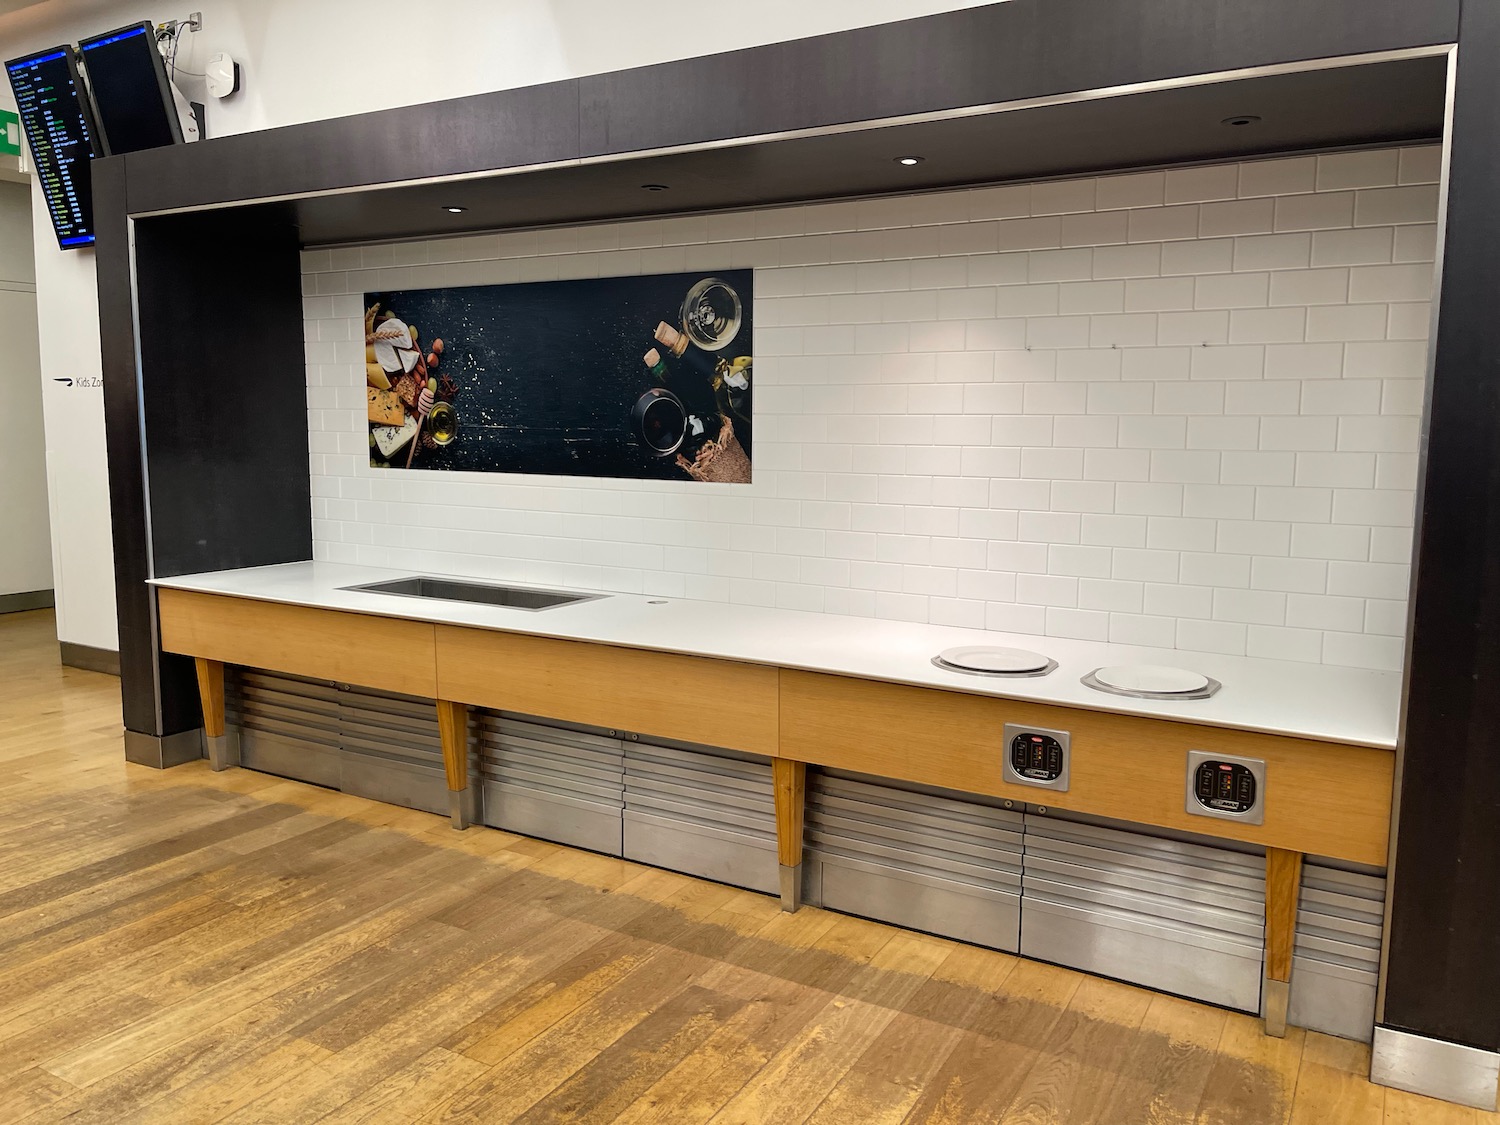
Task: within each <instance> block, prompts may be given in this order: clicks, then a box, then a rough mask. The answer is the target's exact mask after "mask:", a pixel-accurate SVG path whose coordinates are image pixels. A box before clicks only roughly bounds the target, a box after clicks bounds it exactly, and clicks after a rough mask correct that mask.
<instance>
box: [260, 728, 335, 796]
mask: <svg viewBox="0 0 1500 1125" xmlns="http://www.w3.org/2000/svg"><path fill="white" fill-rule="evenodd" d="M240 765H241V766H242V767H244V768H245V769H250V770H259V771H260V772H261V773H273V774H275V775H276V776H277V777H289V778H291V779H292V780H293V781H305V782H308V783H309V784H311V785H322V786H324V787H325V788H328V789H337V788H339V783H340V780H341V778H342V765H341V764H340V762H339V749H338V747H337V746H323V745H320V744H318V743H315V742H304V741H301V740H298V739H289V738H282V737H280V736H279V735H274V734H266V733H264V732H263V731H258V730H248V729H242V730H241V731H240Z"/></svg>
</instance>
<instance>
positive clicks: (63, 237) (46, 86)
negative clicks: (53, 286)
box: [5, 47, 98, 250]
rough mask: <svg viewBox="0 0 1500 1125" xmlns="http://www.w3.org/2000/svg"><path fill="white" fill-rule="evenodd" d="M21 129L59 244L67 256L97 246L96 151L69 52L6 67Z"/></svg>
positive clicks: (43, 54)
mask: <svg viewBox="0 0 1500 1125" xmlns="http://www.w3.org/2000/svg"><path fill="white" fill-rule="evenodd" d="M5 71H6V74H7V75H8V76H9V77H10V88H11V89H12V90H13V91H14V92H15V95H16V108H17V109H18V110H19V111H20V114H21V126H22V128H24V129H25V130H26V140H27V142H28V143H29V144H30V146H31V158H32V160H33V161H34V162H35V164H36V175H37V181H38V182H39V183H40V184H41V187H42V192H43V194H44V195H45V196H46V199H47V210H48V212H49V213H50V214H51V216H52V228H53V230H55V231H56V232H57V244H58V245H59V246H60V247H62V248H63V249H64V250H72V249H77V248H80V247H84V246H92V245H93V243H94V199H93V190H92V176H91V171H92V169H91V168H90V166H89V161H90V160H91V159H93V157H94V155H95V153H96V152H97V151H98V149H97V144H98V141H97V138H98V133H97V131H96V130H95V129H94V123H93V120H92V115H91V114H90V113H89V108H88V101H87V99H86V97H85V95H84V92H83V86H82V83H81V82H80V81H79V78H78V63H77V60H76V57H75V56H74V54H73V49H72V48H71V47H55V48H53V49H52V50H50V51H42V52H39V53H38V54H35V55H29V56H27V57H26V58H21V59H13V60H11V61H10V62H8V63H6V64H5Z"/></svg>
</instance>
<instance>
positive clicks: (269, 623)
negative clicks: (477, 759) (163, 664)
mask: <svg viewBox="0 0 1500 1125" xmlns="http://www.w3.org/2000/svg"><path fill="white" fill-rule="evenodd" d="M157 608H158V614H159V617H160V621H161V647H162V651H163V652H178V653H182V654H183V655H185V656H196V657H200V658H203V659H207V660H217V661H219V662H220V663H222V664H242V665H245V666H246V667H250V668H266V669H269V670H270V671H273V672H288V673H291V674H292V675H295V676H311V677H315V678H317V679H324V680H338V681H340V682H342V683H350V684H359V685H361V686H363V687H379V688H385V689H386V690H388V691H395V692H401V693H402V694H404V695H420V696H424V697H426V698H428V699H432V698H435V697H436V696H437V671H436V659H435V654H434V648H433V626H432V625H431V624H430V623H427V622H423V621H403V620H400V619H398V618H394V617H372V616H369V615H368V614H363V613H344V612H340V611H338V610H328V609H308V608H306V607H305V606H296V605H282V604H280V603H278V602H262V601H253V600H251V599H249V598H234V597H228V596H226V595H223V594H200V593H194V592H191V591H188V590H167V589H163V590H158V591H157Z"/></svg>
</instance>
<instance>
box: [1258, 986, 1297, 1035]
mask: <svg viewBox="0 0 1500 1125" xmlns="http://www.w3.org/2000/svg"><path fill="white" fill-rule="evenodd" d="M1291 994H1292V986H1291V985H1290V984H1289V983H1288V982H1287V981H1284V980H1271V979H1269V978H1267V980H1266V981H1265V985H1264V988H1263V990H1262V992H1261V997H1262V999H1261V1005H1260V1006H1261V1014H1262V1015H1263V1016H1264V1017H1265V1020H1266V1034H1267V1035H1269V1036H1271V1037H1272V1038H1274V1039H1285V1038H1286V1009H1287V1003H1288V1002H1289V1001H1290V999H1291Z"/></svg>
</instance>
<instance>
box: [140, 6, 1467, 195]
mask: <svg viewBox="0 0 1500 1125" xmlns="http://www.w3.org/2000/svg"><path fill="white" fill-rule="evenodd" d="M1458 8H1459V0H1321V2H1319V3H1312V4H1310V3H1307V0H1257V3H1255V4H1244V3H1243V2H1242V0H1129V2H1127V0H1009V2H1008V3H1002V4H992V5H986V6H984V7H979V8H970V9H965V10H962V11H957V12H949V13H943V14H940V15H934V16H927V17H923V18H920V19H914V20H906V21H902V22H899V23H892V24H880V25H877V26H875V27H868V28H861V29H858V30H855V31H847V32H839V33H836V34H831V35H820V36H815V37H812V38H808V39H800V40H794V41H792V42H789V43H774V44H769V45H767V46H763V47H754V48H749V49H746V50H740V51H731V52H726V53H723V54H718V55H710V56H705V57H702V58H696V59H686V60H682V61H678V62H670V63H662V64H659V65H656V66H649V67H641V68H636V69H632V70H625V71H616V72H613V73H610V74H602V75H595V76H591V77H588V78H583V79H575V80H568V81H563V82H553V83H547V84H544V85H539V86H530V87H525V88H522V89H516V90H503V91H498V92H494V93H487V94H479V95H474V96H471V97H465V98H455V99H451V100H447V101H442V102H433V103H429V104H425V105H417V106H407V107H402V108H398V109H389V110H381V111H378V112H374V113H365V114H358V115H355V116H351V117H342V118H335V119H332V120H326V121H315V122H310V123H307V124H302V125H293V126H287V127H284V128H280V129H270V130H263V131H258V132H252V133H245V134H240V135H237V136H232V137H224V138H220V139H216V140H209V141H205V142H201V143H199V144H194V145H180V146H175V147H168V148H162V149H154V150H150V151H147V152H142V153H134V154H131V155H130V156H129V157H127V158H126V159H127V160H128V161H129V177H128V178H129V207H130V211H131V213H132V214H141V213H146V212H154V211H163V210H176V209H184V208H194V207H205V206H212V205H215V204H223V203H232V202H237V201H244V200H252V199H266V198H271V197H276V196H285V195H297V194H302V193H306V192H313V191H330V190H338V189H342V188H350V187H358V186H362V185H366V184H374V183H393V182H401V181H406V180H415V179H420V178H423V177H432V176H450V175H461V174H466V173H472V172H480V171H488V170H493V169H498V168H509V167H521V166H527V165H535V164H541V163H548V162H556V161H566V160H573V159H580V158H585V157H592V156H600V155H610V154H618V153H626V152H637V151H643V150H649V149H653V148H658V147H663V146H684V145H701V144H707V143H711V142H714V141H722V140H726V139H731V138H736V137H751V136H760V135H766V134H770V133H781V132H791V131H798V130H806V129H818V128H826V127H828V126H831V125H844V124H850V123H855V122H860V121H873V120H881V119H884V118H887V117H892V116H909V115H914V114H924V113H934V112H942V111H945V110H951V109H955V108H960V107H967V106H976V105H991V104H997V103H1003V102H1011V101H1016V100H1021V99H1026V98H1035V97H1048V96H1054V95H1057V94H1062V93H1067V92H1071V91H1079V90H1093V89H1100V88H1104V87H1110V86H1116V85H1121V84H1132V83H1141V82H1155V81H1162V80H1167V79H1172V78H1178V77H1183V76H1187V75H1193V74H1204V73H1216V72H1222V71H1227V70H1235V69H1241V68H1246V67H1259V66H1269V65H1276V64H1283V63H1291V62H1298V61H1302V60H1307V59H1319V58H1329V57H1336V56H1345V55H1357V54H1365V53H1370V52H1378V51H1389V50H1401V49H1407V48H1412V47H1422V46H1431V45H1434V44H1442V43H1448V42H1452V41H1453V40H1454V38H1455V37H1456V35H1457V27H1458ZM397 140H398V141H399V143H393V141H397Z"/></svg>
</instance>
